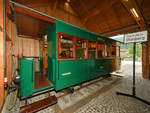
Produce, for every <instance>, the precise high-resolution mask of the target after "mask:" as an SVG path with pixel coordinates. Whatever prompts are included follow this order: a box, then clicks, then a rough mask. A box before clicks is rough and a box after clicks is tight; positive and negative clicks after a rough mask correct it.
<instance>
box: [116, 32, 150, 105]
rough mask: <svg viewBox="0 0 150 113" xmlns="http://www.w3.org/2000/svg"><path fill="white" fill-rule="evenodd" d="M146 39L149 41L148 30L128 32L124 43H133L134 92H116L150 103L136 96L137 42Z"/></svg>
mask: <svg viewBox="0 0 150 113" xmlns="http://www.w3.org/2000/svg"><path fill="white" fill-rule="evenodd" d="M146 41H147V31H142V32H136V33H131V34H126V35H125V36H124V43H133V86H132V94H126V93H121V92H116V94H117V95H123V96H128V97H132V98H135V99H137V100H139V101H142V102H144V103H146V104H148V105H150V102H148V101H146V100H144V99H142V98H140V97H137V96H136V86H135V59H136V43H138V42H146Z"/></svg>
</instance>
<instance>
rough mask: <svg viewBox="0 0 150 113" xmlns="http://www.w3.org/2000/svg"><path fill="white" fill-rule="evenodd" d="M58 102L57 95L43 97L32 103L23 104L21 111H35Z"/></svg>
mask: <svg viewBox="0 0 150 113" xmlns="http://www.w3.org/2000/svg"><path fill="white" fill-rule="evenodd" d="M56 103H57V98H56V96H50V97H48V98H45V99H42V100H40V101H37V102H34V103H32V104H28V105H25V106H22V107H21V108H20V113H34V112H37V111H39V110H42V109H44V108H46V107H49V106H51V105H53V104H56Z"/></svg>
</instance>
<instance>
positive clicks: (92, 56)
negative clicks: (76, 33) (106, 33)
mask: <svg viewBox="0 0 150 113" xmlns="http://www.w3.org/2000/svg"><path fill="white" fill-rule="evenodd" d="M88 50H89V59H95V58H96V42H95V41H89V47H88Z"/></svg>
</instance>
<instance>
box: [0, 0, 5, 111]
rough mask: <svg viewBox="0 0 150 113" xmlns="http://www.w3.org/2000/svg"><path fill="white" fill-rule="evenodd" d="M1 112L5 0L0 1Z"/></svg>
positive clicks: (1, 101) (0, 101)
mask: <svg viewBox="0 0 150 113" xmlns="http://www.w3.org/2000/svg"><path fill="white" fill-rule="evenodd" d="M0 27H1V29H0V111H1V106H2V104H3V101H4V86H3V84H4V83H3V81H4V38H3V37H4V34H3V27H4V26H3V0H0Z"/></svg>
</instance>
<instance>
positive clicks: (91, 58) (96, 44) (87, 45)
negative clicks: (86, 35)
mask: <svg viewBox="0 0 150 113" xmlns="http://www.w3.org/2000/svg"><path fill="white" fill-rule="evenodd" d="M90 41H91V42H95V58H90V51H91V50H89V49H90V47H89V46H90ZM97 43H98V42H97V41H96V40H88V45H87V51H88V59H89V60H95V59H98V57H97V56H98V55H97Z"/></svg>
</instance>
